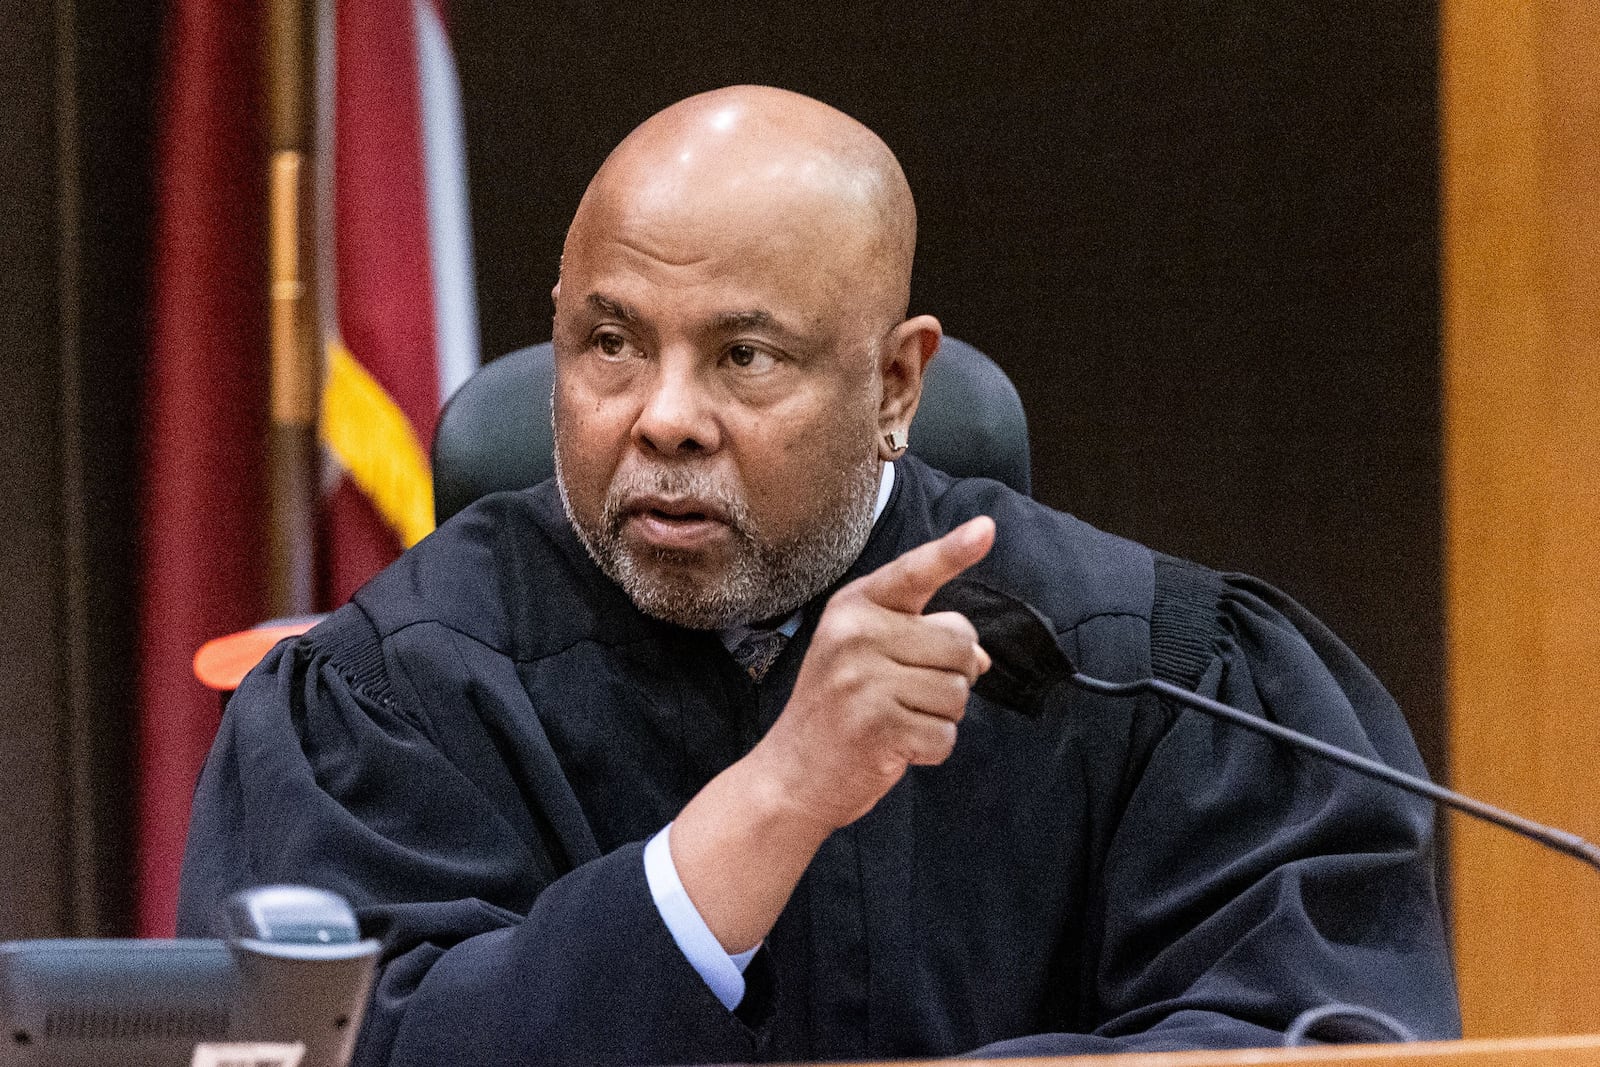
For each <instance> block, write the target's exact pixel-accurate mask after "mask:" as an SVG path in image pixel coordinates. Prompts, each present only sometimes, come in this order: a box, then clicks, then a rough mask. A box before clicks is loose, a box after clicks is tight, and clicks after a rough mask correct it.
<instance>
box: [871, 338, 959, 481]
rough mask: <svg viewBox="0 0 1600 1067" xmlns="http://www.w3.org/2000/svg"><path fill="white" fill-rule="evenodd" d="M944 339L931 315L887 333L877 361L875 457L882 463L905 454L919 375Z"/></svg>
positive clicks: (917, 397)
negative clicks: (876, 444)
mask: <svg viewBox="0 0 1600 1067" xmlns="http://www.w3.org/2000/svg"><path fill="white" fill-rule="evenodd" d="M943 335H944V331H943V329H942V328H941V327H940V326H939V320H938V319H936V318H934V317H933V316H932V315H918V316H916V317H915V318H911V319H907V320H906V321H905V322H902V323H901V324H900V325H898V326H896V327H895V328H894V329H893V330H892V331H890V333H889V339H888V342H887V343H886V344H885V345H884V347H883V351H882V354H881V355H880V356H879V360H878V375H879V378H880V380H881V382H882V386H883V390H882V392H881V393H880V399H879V401H878V455H879V456H880V457H881V458H883V459H885V460H892V459H896V458H898V457H899V456H900V455H901V454H902V453H903V452H905V442H906V435H907V434H909V433H910V430H911V420H912V418H913V417H915V415H916V414H917V402H918V401H919V400H921V399H922V373H923V371H924V370H925V369H926V368H927V366H928V361H929V360H930V359H932V358H933V354H934V353H935V352H937V351H938V350H939V339H940V338H941V337H942V336H943Z"/></svg>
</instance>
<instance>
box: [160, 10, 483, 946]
mask: <svg viewBox="0 0 1600 1067" xmlns="http://www.w3.org/2000/svg"><path fill="white" fill-rule="evenodd" d="M170 11H171V14H170V16H169V19H168V26H169V31H168V40H167V42H166V44H167V54H166V61H165V82H164V86H163V95H162V112H161V117H160V125H161V143H160V148H159V152H158V159H159V163H158V166H159V168H160V171H159V174H158V176H157V240H156V252H155V270H154V274H155V293H154V305H153V306H154V318H153V323H152V346H151V355H150V367H149V375H148V379H147V385H146V394H145V397H144V407H143V410H144V411H145V412H146V415H147V425H146V434H145V439H144V471H145V480H146V487H145V496H144V500H143V509H142V515H141V526H142V530H141V533H142V543H141V567H142V576H143V587H142V593H141V636H140V668H141V675H140V682H139V706H140V712H139V716H140V717H139V722H140V740H139V756H138V761H139V767H138V778H139V790H138V792H139V796H138V816H137V842H136V852H137V867H138V870H137V887H136V895H137V925H138V929H139V932H140V933H142V934H146V935H152V936H159V935H164V934H170V932H171V931H172V928H173V917H174V911H175V904H176V899H177V879H178V869H179V862H180V860H181V857H182V851H183V842H184V836H185V834H186V832H187V827H188V815H189V801H190V796H191V794H192V792H193V787H194V782H195V777H196V775H197V774H198V773H199V768H200V766H201V763H202V762H203V760H204V756H205V753H206V750H207V748H208V747H209V745H210V743H211V740H212V737H213V735H214V734H215V732H216V726H217V720H218V707H219V704H218V698H217V695H216V694H215V693H213V692H211V691H209V690H207V689H205V688H203V687H202V686H201V685H200V683H199V682H197V681H196V680H195V678H194V675H193V672H192V670H191V663H192V661H193V657H194V655H195V652H196V650H197V649H199V648H200V646H201V645H202V644H204V643H205V642H206V641H208V640H210V639H212V638H215V637H218V636H220V635H222V634H226V633H229V632H232V631H237V630H242V629H245V628H246V627H249V626H253V625H255V624H257V623H260V622H261V621H263V619H264V618H265V617H266V613H267V611H268V603H269V590H268V589H267V575H268V567H267V558H266V554H267V551H268V539H267V536H266V530H267V522H268V512H267V509H268V503H269V502H268V496H267V494H268V468H267V461H266V457H267V429H268V420H269V403H268V390H269V361H268V353H267V341H266V338H267V313H266V312H267V262H266V256H267V246H266V216H267V200H266V197H267V188H266V187H267V182H266V170H267V152H266V145H265V136H266V130H265V119H264V112H263V95H264V84H263V78H264V71H263V70H262V64H261V56H262V53H263V51H264V49H263V42H262V39H261V33H262V29H263V23H264V19H263V11H262V9H261V8H260V7H259V6H258V0H250V2H248V3H245V4H243V5H240V4H235V3H226V4H225V3H223V2H221V0H173V3H172V5H171V8H170ZM336 42H337V45H336V59H335V63H334V66H333V67H332V68H331V69H332V70H334V71H336V76H335V77H333V78H327V77H325V76H319V85H320V87H321V88H322V90H323V92H322V94H321V96H322V98H321V99H319V100H318V107H319V108H320V109H321V110H322V112H323V115H322V118H323V120H324V121H322V122H320V123H319V128H320V129H323V130H324V131H327V130H330V129H331V131H332V137H331V143H328V144H319V145H318V152H319V153H320V154H321V157H322V158H321V159H320V160H319V161H318V165H319V166H322V167H328V168H330V169H329V171H328V172H327V173H326V178H327V179H328V180H327V181H325V182H323V183H320V184H322V185H323V187H324V188H331V189H332V197H331V200H330V202H328V203H324V204H321V205H320V206H319V210H320V211H321V212H323V213H324V217H325V218H326V220H327V222H328V223H329V225H326V226H323V227H320V228H319V232H321V233H323V234H328V235H331V238H332V242H333V247H332V248H331V249H326V250H325V251H324V254H323V255H322V256H321V257H320V261H319V267H320V270H321V271H322V272H323V276H322V278H321V279H320V280H321V282H322V284H323V285H325V286H327V291H328V292H329V293H331V294H334V297H335V299H334V300H332V301H331V302H329V303H327V304H325V305H324V307H323V309H322V313H323V318H324V325H325V327H326V330H327V339H328V346H327V361H326V362H327V373H326V376H325V381H324V389H323V397H322V407H321V419H320V424H319V434H320V436H321V438H322V440H323V442H324V444H325V445H326V446H327V450H328V454H329V456H330V460H331V463H330V468H332V469H333V470H335V472H336V475H337V476H336V477H335V478H333V479H330V486H331V488H330V490H329V492H328V494H327V496H326V499H325V500H324V508H323V510H322V514H321V515H320V517H319V527H320V541H321V549H322V551H321V553H320V555H321V559H320V561H319V563H320V566H319V571H320V582H319V584H320V586H321V591H322V599H323V602H324V604H325V606H328V607H333V606H336V605H337V604H339V603H341V602H343V601H344V600H345V599H347V598H348V596H349V594H350V593H351V592H352V591H353V590H354V589H355V588H356V587H357V586H358V585H360V584H361V582H363V581H365V580H366V579H367V578H369V577H371V575H372V574H373V573H375V572H376V571H377V570H378V569H379V568H381V567H382V566H383V565H384V564H386V563H387V562H389V561H390V560H391V559H393V558H394V556H395V555H396V554H397V553H398V551H399V549H400V548H401V547H402V546H404V545H409V544H411V543H413V542H414V541H416V540H417V539H418V538H420V537H421V536H423V535H424V534H426V533H427V532H428V530H430V529H431V528H432V525H433V520H432V486H431V480H430V477H429V472H428V464H427V459H426V453H425V445H424V442H427V441H430V440H431V439H432V436H433V427H434V421H435V419H436V417H437V414H438V411H439V408H440V405H441V403H442V399H443V398H445V397H447V396H448V395H449V393H450V391H451V390H453V389H454V388H455V386H456V385H458V384H459V383H460V382H461V381H463V380H464V379H465V378H466V376H467V375H469V374H470V373H471V370H472V369H473V368H474V367H475V366H476V364H477V322H476V308H475V302H474V300H473V296H472V269H471V242H470V239H469V238H468V237H467V229H468V227H467V217H466V200H465V178H464V164H463V155H464V152H463V149H462V135H461V122H460V107H459V98H458V94H459V90H458V88H457V84H456V80H455V70H454V66H453V63H452V61H451V59H450V52H449V46H448V42H447V39H446V37H445V33H444V26H443V21H442V18H441V12H440V10H439V8H438V6H437V4H436V3H435V2H434V0H338V3H337V8H336ZM328 59H329V57H326V56H324V57H320V62H322V63H323V64H326V63H327V61H328ZM325 69H328V68H326V67H325ZM327 119H331V122H328V121H326V120H327ZM329 253H331V254H329Z"/></svg>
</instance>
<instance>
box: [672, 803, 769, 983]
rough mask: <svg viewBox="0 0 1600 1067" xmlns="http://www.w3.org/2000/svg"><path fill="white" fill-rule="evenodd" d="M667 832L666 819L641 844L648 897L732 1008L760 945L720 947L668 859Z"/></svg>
mask: <svg viewBox="0 0 1600 1067" xmlns="http://www.w3.org/2000/svg"><path fill="white" fill-rule="evenodd" d="M671 832H672V824H671V823H668V824H667V825H666V827H665V828H664V829H663V830H662V831H661V832H660V833H658V834H656V836H654V837H652V838H651V839H650V842H649V844H647V845H645V846H644V880H645V881H646V882H647V883H648V884H649V886H650V899H651V900H653V901H655V904H656V911H658V912H660V913H661V921H662V922H664V923H666V924H667V932H668V933H670V934H671V935H672V940H673V941H675V942H677V945H678V951H680V952H682V953H683V958H684V959H686V960H688V961H689V966H691V967H693V968H694V969H695V972H696V973H697V974H699V975H700V977H701V979H702V980H704V982H705V983H706V985H707V986H709V987H711V992H713V993H715V994H716V997H717V999H718V1000H720V1001H722V1006H723V1007H725V1008H727V1009H728V1010H729V1011H732V1010H733V1009H734V1008H737V1007H738V1006H739V1002H740V1001H741V1000H743V999H744V969H745V968H746V967H747V966H749V964H750V960H751V959H752V958H754V956H755V954H756V953H757V952H758V951H759V950H760V948H761V946H760V945H757V946H756V947H755V948H753V949H750V950H749V951H748V952H740V953H738V954H736V955H729V954H728V953H727V952H726V951H725V950H724V949H723V947H722V944H721V943H720V942H719V941H717V937H716V935H715V934H713V933H712V932H711V927H709V926H707V925H706V921H705V920H704V919H702V918H701V917H700V912H699V909H697V908H696V907H695V906H694V901H692V900H690V899H689V894H688V893H686V892H684V889H683V883H682V882H681V881H679V880H678V868H677V867H676V866H675V865H674V864H673V862H672V849H671V846H670V845H669V844H668V837H669V835H670V834H671Z"/></svg>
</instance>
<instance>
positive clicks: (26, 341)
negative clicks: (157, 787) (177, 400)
mask: <svg viewBox="0 0 1600 1067" xmlns="http://www.w3.org/2000/svg"><path fill="white" fill-rule="evenodd" d="M147 7H148V5H140V4H119V3H116V2H115V0H53V2H51V0H0V27H3V29H0V107H3V110H4V114H5V120H4V122H0V131H3V132H0V137H3V138H4V140H3V142H0V144H3V150H0V285H3V288H0V293H3V298H0V375H3V376H0V500H3V501H4V506H3V507H0V605H3V607H0V938H5V937H20V936H46V935H52V934H63V933H77V934H84V935H90V934H99V933H105V934H109V933H116V932H121V931H123V930H125V929H126V928H127V922H128V897H127V888H128V886H127V856H128V848H127V840H126V834H125V820H126V816H127V805H128V803H129V800H130V798H131V787H130V779H129V774H128V770H129V768H128V762H127V761H128V754H129V751H130V750H129V741H130V734H129V728H130V725H131V723H132V718H133V715H132V696H133V689H132V678H131V676H130V670H131V667H132V634H133V625H134V619H133V592H132V590H133V585H132V583H133V567H132V548H133V538H134V537H135V533H136V531H135V522H134V508H135V485H136V479H137V464H136V448H135V431H136V428H137V424H138V411H137V409H136V407H135V405H134V403H133V397H134V396H136V395H137V383H138V372H139V366H140V361H141V358H142V354H143V315H144V310H143V295H144V291H145V286H146V278H145V258H146V252H145V249H146V245H147V241H148V216H149V208H150V204H149V175H150V164H151V158H150V147H151V146H150V141H151V131H152V118H151V114H150V106H151V99H152V97H151V89H152V83H153V77H154V72H155V57H156V50H157V38H158V26H159V20H158V18H157V15H156V14H155V13H154V12H152V11H150V10H146V8H147Z"/></svg>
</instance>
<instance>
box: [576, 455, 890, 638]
mask: <svg viewBox="0 0 1600 1067" xmlns="http://www.w3.org/2000/svg"><path fill="white" fill-rule="evenodd" d="M878 480H879V470H878V463H877V462H876V461H875V460H870V461H868V462H866V463H864V464H862V465H861V467H860V468H859V469H858V470H856V471H853V472H849V473H848V475H847V476H846V477H845V479H844V480H843V481H842V482H841V483H840V485H839V488H838V492H837V494H836V495H835V497H834V498H833V499H832V500H824V501H820V502H819V506H818V507H817V508H816V509H815V510H814V514H816V515H817V516H818V517H819V519H818V521H817V523H816V525H815V526H814V527H813V528H811V529H808V530H804V531H802V532H801V533H800V534H799V535H797V536H795V537H792V538H790V539H788V540H787V541H783V542H774V541H773V540H771V539H770V538H768V537H766V536H764V535H763V533H762V532H761V530H760V528H759V525H758V524H757V523H756V522H755V521H754V519H753V517H752V516H751V514H750V509H749V507H748V506H747V505H746V504H745V502H744V500H743V498H742V497H740V496H738V495H736V494H734V493H733V492H730V491H729V490H728V489H727V488H725V487H724V486H722V485H720V484H718V483H717V482H716V481H715V480H713V479H712V478H711V477H710V475H709V474H708V473H707V472H706V471H704V470H703V469H700V468H697V467H693V466H682V465H678V466H661V467H657V468H654V469H651V470H648V471H644V472H639V473H636V474H634V475H630V476H628V477H627V478H625V479H622V478H619V479H617V480H615V481H613V482H612V484H611V486H610V488H609V489H608V490H607V491H606V499H605V503H604V504H603V505H602V508H601V513H600V520H599V522H598V523H596V524H594V525H592V526H586V525H585V524H584V523H582V522H580V521H579V520H578V518H577V516H575V515H574V514H573V512H572V502H571V500H570V499H569V498H568V496H567V481H566V477H565V475H564V473H563V471H562V469H561V450H560V449H559V448H558V449H556V486H557V488H558V489H559V490H560V492H561V506H562V507H563V508H565V509H566V513H567V521H568V522H570V523H571V524H572V529H573V531H574V532H576V533H577V535H578V540H579V541H581V542H582V543H583V547H584V548H585V549H586V550H587V551H588V553H589V555H590V557H591V558H592V559H593V560H594V561H595V563H596V564H597V565H598V566H599V567H600V569H601V570H602V571H603V572H605V574H606V576H607V577H608V578H610V579H611V580H612V581H614V582H616V583H617V584H618V585H620V586H621V587H622V589H623V591H624V592H626V593H627V594H628V596H629V598H630V599H632V601H633V603H634V605H635V606H637V607H638V609H639V610H640V611H642V612H644V613H645V614H646V615H651V616H654V617H655V618H658V619H662V620H665V621H666V622H670V623H675V624H676V625H678V626H685V627H688V628H690V629H695V630H722V629H726V628H728V627H730V626H739V625H748V624H749V623H752V622H760V621H763V620H766V619H774V618H778V617H780V616H784V615H788V614H789V613H790V612H792V611H794V609H795V608H797V607H799V606H800V605H802V604H804V603H805V602H806V601H808V600H810V599H811V598H812V597H814V596H816V595H817V594H818V593H820V592H822V591H823V590H824V589H826V588H827V587H828V586H830V585H832V584H833V583H834V582H835V581H837V580H838V578H839V576H840V575H842V574H843V573H844V572H845V571H846V570H847V569H848V568H849V566H850V564H851V563H853V562H855V559H856V557H857V556H859V555H860V554H861V550H862V548H863V547H865V546H866V543H867V537H868V536H869V535H870V534H871V533H872V512H873V505H874V503H875V502H876V500H877V493H878ZM641 494H659V495H662V496H691V497H694V498H696V499H699V500H702V501H706V502H714V503H715V504H716V505H717V507H718V508H720V509H721V510H722V512H723V514H724V515H726V517H727V520H728V525H729V527H730V529H731V530H732V532H733V535H734V557H733V562H732V564H731V565H730V566H729V567H728V569H727V570H726V571H724V572H723V573H722V574H720V575H716V576H714V577H711V578H704V577H700V576H696V575H693V574H691V573H689V572H688V571H687V570H686V569H680V568H681V567H684V566H685V565H687V564H689V563H692V562H693V558H694V557H693V556H692V554H689V553H681V552H675V551H672V550H670V549H643V550H640V549H637V548H635V547H634V546H632V545H629V544H628V543H627V542H626V541H624V540H623V537H622V527H623V525H624V523H625V522H626V520H627V515H626V514H625V513H624V511H623V510H622V502H623V501H624V500H626V499H628V498H630V497H637V496H639V495H641Z"/></svg>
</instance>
